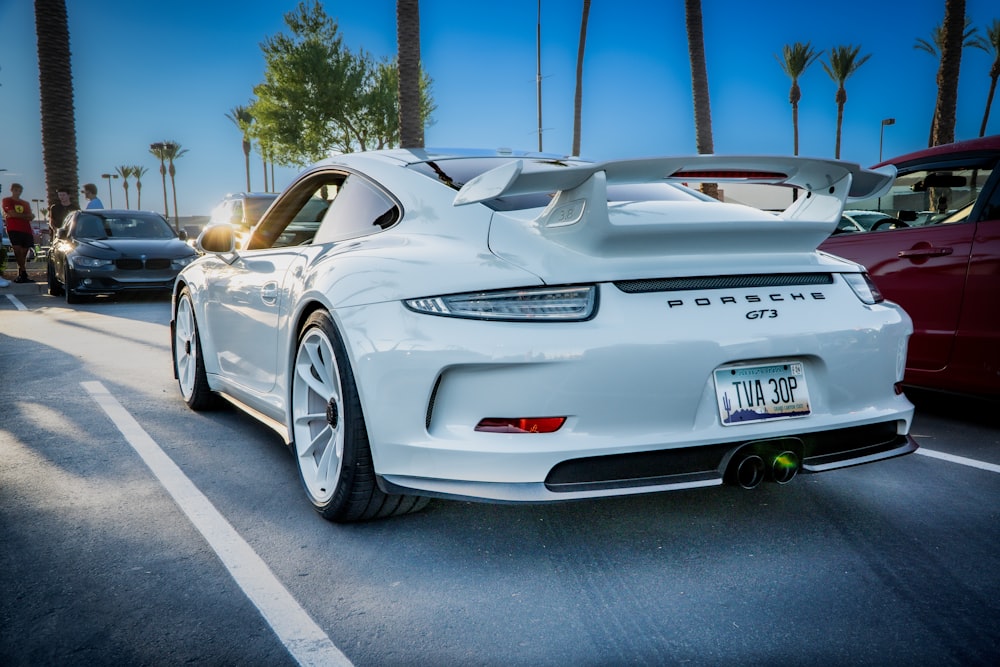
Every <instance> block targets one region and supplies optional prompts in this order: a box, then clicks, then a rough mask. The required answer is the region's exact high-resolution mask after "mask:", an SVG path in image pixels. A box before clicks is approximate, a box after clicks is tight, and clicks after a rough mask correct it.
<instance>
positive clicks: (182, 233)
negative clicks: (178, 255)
mask: <svg viewBox="0 0 1000 667" xmlns="http://www.w3.org/2000/svg"><path fill="white" fill-rule="evenodd" d="M177 238H179V239H180V240H181V241H187V240H188V233H187V230H186V229H182V230H180V231H179V232H177Z"/></svg>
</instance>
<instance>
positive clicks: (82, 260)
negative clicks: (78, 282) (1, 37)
mask: <svg viewBox="0 0 1000 667" xmlns="http://www.w3.org/2000/svg"><path fill="white" fill-rule="evenodd" d="M70 261H71V262H72V263H73V266H75V267H80V268H84V269H99V268H101V267H102V266H111V265H112V264H114V263H115V262H114V260H111V259H97V258H96V257H85V256H83V255H73V256H71V257H70Z"/></svg>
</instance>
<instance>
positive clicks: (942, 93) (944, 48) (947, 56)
mask: <svg viewBox="0 0 1000 667" xmlns="http://www.w3.org/2000/svg"><path fill="white" fill-rule="evenodd" d="M942 25H943V27H944V35H945V38H944V43H943V44H942V45H941V67H940V68H939V69H938V76H937V83H938V97H937V114H936V116H935V118H934V136H933V137H932V141H931V143H932V144H933V145H934V146H940V145H941V144H950V143H952V142H953V141H955V116H956V114H957V109H958V75H959V70H960V68H961V64H962V42H963V40H964V37H965V34H964V33H965V0H945V3H944V23H943V24H942Z"/></svg>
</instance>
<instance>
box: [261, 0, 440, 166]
mask: <svg viewBox="0 0 1000 667" xmlns="http://www.w3.org/2000/svg"><path fill="white" fill-rule="evenodd" d="M285 24H286V25H287V26H288V28H289V31H290V34H289V35H285V34H279V35H275V36H273V37H269V38H267V39H266V40H265V41H264V43H262V44H261V50H262V51H263V52H264V60H265V64H266V69H265V72H264V82H263V83H260V84H258V85H257V86H255V87H254V94H255V95H256V96H257V100H256V101H255V102H254V103H253V106H252V107H251V109H250V112H251V113H252V114H253V117H254V118H255V119H256V123H255V124H256V129H255V134H256V136H257V137H258V138H259V140H260V141H261V142H262V143H263V145H264V146H265V151H266V153H267V156H268V158H270V159H271V160H272V161H273V162H278V163H279V164H286V165H297V166H301V165H305V164H308V163H310V162H314V161H316V160H319V159H322V158H323V157H326V156H327V155H329V154H330V153H333V152H342V153H343V152H351V151H354V150H369V149H374V148H384V147H386V146H394V145H398V144H399V108H398V68H397V67H396V65H395V63H391V62H387V61H385V60H383V61H380V62H376V61H375V60H374V59H373V58H372V57H371V56H370V55H369V54H367V53H365V52H364V51H362V52H360V53H359V54H357V55H355V54H353V53H351V52H350V51H349V50H348V49H347V48H346V46H345V45H344V43H343V39H342V37H341V35H340V31H339V28H338V26H337V22H336V21H335V20H333V19H331V18H330V17H329V16H327V15H326V13H325V12H324V11H323V8H322V7H321V6H320V4H319V3H318V2H313V3H311V4H306V3H304V2H303V3H300V4H299V5H298V7H297V8H296V9H295V10H293V11H291V12H288V13H287V14H285ZM429 89H430V80H429V79H428V78H427V77H426V75H424V74H423V73H422V74H421V90H422V95H421V96H422V98H423V99H422V102H421V105H420V113H421V116H422V118H423V119H424V124H425V125H426V123H427V119H428V118H429V116H430V113H431V112H432V111H433V105H432V104H431V102H430V91H429Z"/></svg>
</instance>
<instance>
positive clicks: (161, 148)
mask: <svg viewBox="0 0 1000 667" xmlns="http://www.w3.org/2000/svg"><path fill="white" fill-rule="evenodd" d="M167 144H168V142H166V141H157V142H156V143H154V144H150V145H149V152H150V153H152V154H153V155H154V156H155V157H156V158H157V159H158V160H159V161H160V180H162V181H163V217H164V218H169V217H170V209H169V208H167Z"/></svg>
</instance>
